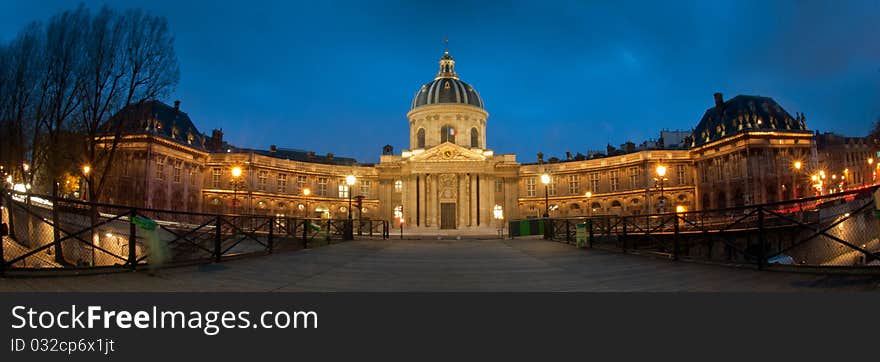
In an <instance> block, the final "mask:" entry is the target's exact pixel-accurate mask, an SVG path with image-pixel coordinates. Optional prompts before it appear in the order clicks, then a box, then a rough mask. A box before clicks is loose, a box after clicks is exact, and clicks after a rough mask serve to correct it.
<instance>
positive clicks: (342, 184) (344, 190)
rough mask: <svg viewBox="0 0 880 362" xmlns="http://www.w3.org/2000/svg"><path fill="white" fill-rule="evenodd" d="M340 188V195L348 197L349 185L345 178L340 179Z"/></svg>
mask: <svg viewBox="0 0 880 362" xmlns="http://www.w3.org/2000/svg"><path fill="white" fill-rule="evenodd" d="M338 188H339V197H348V195H349V193H348V191H349V187H348V184H346V183H345V179H344V178H341V179H339V186H338Z"/></svg>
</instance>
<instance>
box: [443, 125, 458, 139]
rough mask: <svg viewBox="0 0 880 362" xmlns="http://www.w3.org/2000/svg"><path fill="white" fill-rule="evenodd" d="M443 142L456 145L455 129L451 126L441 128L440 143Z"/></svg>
mask: <svg viewBox="0 0 880 362" xmlns="http://www.w3.org/2000/svg"><path fill="white" fill-rule="evenodd" d="M443 142H452V143H455V128H452V126H449V125H446V126H443V127H440V143H443Z"/></svg>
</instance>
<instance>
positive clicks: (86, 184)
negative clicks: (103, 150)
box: [80, 165, 92, 200]
mask: <svg viewBox="0 0 880 362" xmlns="http://www.w3.org/2000/svg"><path fill="white" fill-rule="evenodd" d="M82 172H83V185H82V187H81V188H80V193H81V194H82V195H80V198H81V199H82V200H86V188H88V187H89V174H90V173H91V172H92V166H89V165H83V167H82Z"/></svg>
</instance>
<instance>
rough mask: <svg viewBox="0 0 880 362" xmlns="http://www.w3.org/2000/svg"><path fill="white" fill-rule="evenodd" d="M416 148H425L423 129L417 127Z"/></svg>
mask: <svg viewBox="0 0 880 362" xmlns="http://www.w3.org/2000/svg"><path fill="white" fill-rule="evenodd" d="M416 148H425V129H424V128H419V130H418V132H416Z"/></svg>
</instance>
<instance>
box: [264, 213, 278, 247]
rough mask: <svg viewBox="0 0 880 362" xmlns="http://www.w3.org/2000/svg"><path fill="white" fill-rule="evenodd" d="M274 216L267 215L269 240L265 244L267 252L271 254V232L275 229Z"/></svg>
mask: <svg viewBox="0 0 880 362" xmlns="http://www.w3.org/2000/svg"><path fill="white" fill-rule="evenodd" d="M275 220H276V218H275V217H272V216H269V240H268V241H267V242H266V245H268V247H269V254H272V242H273V236H274V235H273V232H274V231H275Z"/></svg>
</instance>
